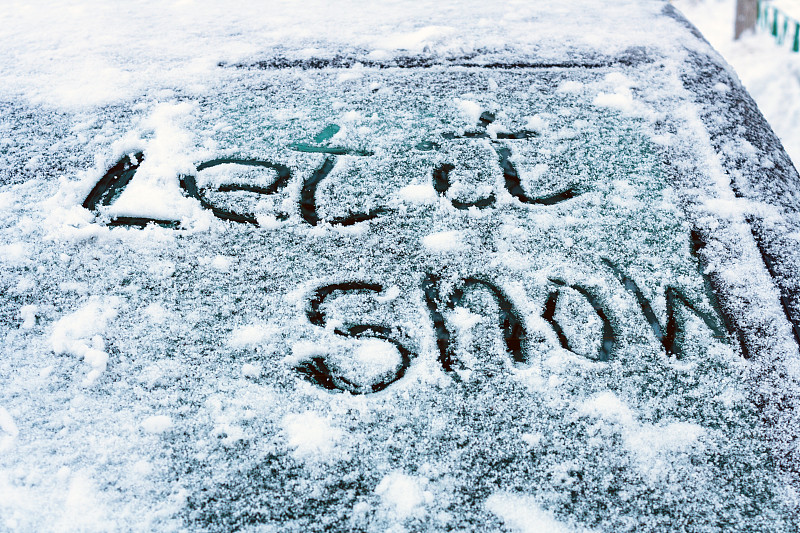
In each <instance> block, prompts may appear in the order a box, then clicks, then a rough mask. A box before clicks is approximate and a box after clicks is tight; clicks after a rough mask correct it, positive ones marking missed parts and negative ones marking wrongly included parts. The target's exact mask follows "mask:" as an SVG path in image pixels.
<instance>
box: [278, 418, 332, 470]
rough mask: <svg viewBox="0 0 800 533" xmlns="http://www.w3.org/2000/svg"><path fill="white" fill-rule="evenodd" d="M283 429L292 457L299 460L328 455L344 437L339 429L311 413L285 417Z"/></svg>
mask: <svg viewBox="0 0 800 533" xmlns="http://www.w3.org/2000/svg"><path fill="white" fill-rule="evenodd" d="M283 427H284V431H285V433H286V436H287V438H288V444H289V447H290V448H293V450H294V451H293V455H295V457H297V458H300V459H303V458H306V459H308V458H314V457H315V456H325V455H327V454H329V453H330V452H331V451H332V450H333V449H334V447H335V446H336V444H337V443H338V441H340V440H341V439H342V437H343V436H344V432H343V431H342V430H341V429H339V428H336V427H333V426H332V425H331V423H330V421H329V420H328V419H326V418H322V417H321V416H319V415H318V414H316V413H314V412H312V411H306V412H305V413H301V414H290V415H286V416H285V417H284V418H283Z"/></svg>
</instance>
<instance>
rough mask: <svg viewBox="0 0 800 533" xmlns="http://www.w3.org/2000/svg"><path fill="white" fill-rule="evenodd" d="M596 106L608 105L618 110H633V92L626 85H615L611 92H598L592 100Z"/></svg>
mask: <svg viewBox="0 0 800 533" xmlns="http://www.w3.org/2000/svg"><path fill="white" fill-rule="evenodd" d="M593 103H594V105H596V106H598V107H608V108H611V109H618V110H620V111H633V106H634V103H633V94H632V93H631V90H630V89H628V88H627V87H617V88H616V90H615V91H614V92H613V93H604V92H600V93H598V95H597V96H596V97H595V99H594V101H593Z"/></svg>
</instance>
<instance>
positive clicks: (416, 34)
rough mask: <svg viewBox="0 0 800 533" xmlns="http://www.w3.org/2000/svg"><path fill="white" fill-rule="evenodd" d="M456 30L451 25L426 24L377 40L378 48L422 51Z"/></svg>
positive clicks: (376, 45)
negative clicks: (416, 28)
mask: <svg viewBox="0 0 800 533" xmlns="http://www.w3.org/2000/svg"><path fill="white" fill-rule="evenodd" d="M455 32H456V29H455V28H453V27H451V26H425V27H422V28H419V29H418V30H414V31H410V32H396V33H392V34H390V35H387V36H386V37H384V38H381V39H379V40H377V41H375V43H374V46H375V47H376V48H378V49H387V50H406V51H409V52H421V51H422V50H423V48H425V46H427V45H429V44H432V43H435V42H436V41H439V40H441V39H442V38H444V37H447V36H448V35H450V34H453V33H455Z"/></svg>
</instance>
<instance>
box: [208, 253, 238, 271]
mask: <svg viewBox="0 0 800 533" xmlns="http://www.w3.org/2000/svg"><path fill="white" fill-rule="evenodd" d="M232 263H233V260H232V259H231V258H230V257H227V256H224V255H216V256H214V258H213V259H212V260H211V263H210V265H211V268H213V269H214V270H218V271H220V272H228V271H229V270H230V269H231V264H232Z"/></svg>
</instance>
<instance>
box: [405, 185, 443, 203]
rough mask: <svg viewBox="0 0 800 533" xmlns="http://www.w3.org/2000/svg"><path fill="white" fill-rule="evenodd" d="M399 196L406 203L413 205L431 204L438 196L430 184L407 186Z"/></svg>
mask: <svg viewBox="0 0 800 533" xmlns="http://www.w3.org/2000/svg"><path fill="white" fill-rule="evenodd" d="M397 194H398V195H399V196H400V198H402V199H403V200H405V201H406V202H409V203H413V204H429V203H433V202H435V201H436V199H437V198H438V195H437V194H436V190H435V189H434V188H433V187H432V186H431V185H430V184H427V183H426V184H419V185H406V186H405V187H403V188H402V189H400V190H399V191H397Z"/></svg>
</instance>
